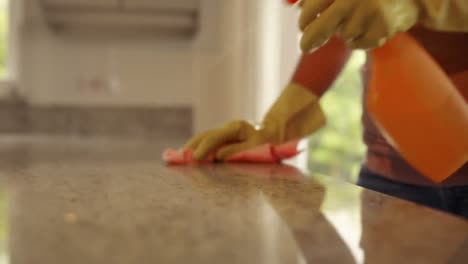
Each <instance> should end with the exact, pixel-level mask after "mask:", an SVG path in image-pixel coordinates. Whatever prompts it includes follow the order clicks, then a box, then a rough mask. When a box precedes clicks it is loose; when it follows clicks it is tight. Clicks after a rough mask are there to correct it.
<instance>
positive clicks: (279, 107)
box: [185, 84, 325, 160]
mask: <svg viewBox="0 0 468 264" xmlns="http://www.w3.org/2000/svg"><path fill="white" fill-rule="evenodd" d="M318 100H319V99H318V97H317V96H315V95H314V94H313V93H312V92H310V91H308V90H307V89H305V88H303V87H302V86H300V85H298V84H290V85H288V86H287V87H286V89H285V90H284V91H283V93H282V94H281V96H280V97H279V98H278V100H276V102H275V103H274V105H273V106H272V107H271V109H270V111H269V112H268V113H267V115H266V116H265V118H264V121H263V122H262V124H261V125H260V126H255V125H253V124H250V123H248V122H247V121H233V122H231V123H228V124H227V125H225V126H223V127H221V128H218V129H213V130H210V131H207V132H204V133H201V134H199V135H197V136H195V137H194V138H193V139H191V140H190V141H189V142H188V143H187V144H186V145H185V148H186V149H191V150H193V151H194V157H195V159H198V160H202V159H204V158H206V157H207V155H209V154H211V153H214V152H215V151H216V153H217V156H216V158H217V159H218V160H223V159H225V158H227V157H229V156H231V155H232V154H234V153H237V152H240V151H243V150H247V149H251V148H253V147H256V146H259V145H263V144H265V143H272V144H281V143H285V142H287V141H290V140H293V139H300V138H302V137H305V136H307V135H309V134H311V133H313V132H314V131H316V130H317V129H319V128H321V127H322V126H323V125H324V124H325V115H324V113H323V112H322V109H321V107H320V105H319V102H318Z"/></svg>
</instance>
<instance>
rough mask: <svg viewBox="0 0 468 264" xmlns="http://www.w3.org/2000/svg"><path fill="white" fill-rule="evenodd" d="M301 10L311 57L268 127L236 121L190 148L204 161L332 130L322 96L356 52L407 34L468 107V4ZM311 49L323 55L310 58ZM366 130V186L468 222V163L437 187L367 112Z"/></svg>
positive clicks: (363, 4)
mask: <svg viewBox="0 0 468 264" xmlns="http://www.w3.org/2000/svg"><path fill="white" fill-rule="evenodd" d="M301 7H302V14H301V17H300V21H299V24H300V27H301V29H302V30H303V32H304V34H303V37H302V40H301V48H302V50H303V51H304V55H303V56H302V58H301V60H300V62H299V65H298V67H297V70H296V72H295V73H294V75H293V78H292V80H291V82H290V84H289V85H287V87H286V88H285V89H284V91H283V93H282V94H281V95H280V97H279V98H278V99H277V101H276V102H275V104H274V105H273V106H272V108H271V109H270V111H269V112H268V114H267V115H266V116H265V119H264V121H263V122H262V124H261V126H253V125H252V124H249V123H248V122H246V121H234V122H231V123H229V124H227V125H225V126H223V127H221V128H218V129H214V130H211V131H207V132H205V133H202V134H200V135H198V136H196V137H194V138H193V139H192V140H191V141H190V142H189V143H188V144H187V145H186V147H187V148H189V149H192V150H194V153H195V157H196V158H197V159H203V158H205V157H206V156H207V155H208V154H209V153H212V152H213V151H215V150H218V151H217V158H218V159H219V160H223V159H225V158H227V157H229V156H230V155H232V154H233V153H236V152H238V151H242V150H246V149H249V148H252V147H255V146H258V145H261V144H264V143H273V144H279V143H283V142H286V141H288V140H291V139H297V138H302V137H305V136H308V135H310V134H312V133H313V132H315V131H316V130H317V129H319V128H320V127H321V126H323V125H324V123H325V117H324V114H323V112H322V110H321V108H320V105H319V100H320V97H321V96H322V95H323V94H324V93H325V92H326V90H327V89H328V88H329V87H330V86H331V84H332V83H333V81H334V80H335V79H336V77H337V76H338V75H339V73H340V71H341V69H342V68H343V66H344V65H345V63H346V61H347V59H348V57H349V54H350V52H351V50H352V49H371V48H375V47H379V46H381V45H383V44H385V43H386V42H387V41H388V40H389V39H391V38H392V37H393V36H394V35H395V34H396V33H399V32H406V31H407V32H409V33H410V34H411V35H412V36H413V37H414V38H415V39H416V40H417V41H418V42H419V43H420V44H421V45H422V46H423V47H424V48H425V49H426V51H427V52H428V53H429V54H430V55H431V56H432V57H433V58H434V59H435V61H436V62H437V63H438V64H439V65H440V66H441V68H442V69H443V70H444V71H445V73H446V74H447V75H448V76H449V77H450V78H451V80H452V81H453V83H454V84H455V86H456V87H457V89H458V90H459V91H460V92H461V93H462V94H463V95H464V97H465V101H466V100H467V98H468V1H466V0H334V1H333V0H304V1H302V3H301ZM335 36H336V37H335ZM324 43H326V44H324ZM311 50H316V51H315V52H313V53H310V54H308V53H307V52H310V51H311ZM369 63H370V62H368V63H367V64H366V66H365V67H364V71H363V73H364V74H363V76H364V79H365V80H367V79H368V77H369V76H370V74H372V73H371V72H369V71H368V67H367V65H368V64H369ZM364 83H365V85H364V86H365V87H364V95H366V91H367V89H366V88H367V84H366V82H364ZM364 105H365V104H364ZM460 122H466V120H460ZM363 125H364V141H365V143H366V145H367V147H368V151H367V157H366V161H365V164H364V166H363V169H362V171H361V173H360V178H359V184H360V185H361V186H363V187H366V188H369V189H372V190H376V191H380V192H383V193H387V194H390V195H394V196H397V197H400V198H403V199H407V200H411V201H414V202H418V203H421V204H425V205H427V206H430V207H433V208H436V209H440V210H444V211H446V212H450V213H453V214H457V215H460V216H464V217H467V218H468V165H467V164H465V165H464V166H463V167H462V168H460V169H459V170H458V171H457V172H455V173H454V174H453V175H451V176H450V177H449V178H448V179H447V180H446V181H444V182H443V183H441V184H434V183H432V182H431V181H429V180H427V179H426V178H425V177H424V176H423V175H421V174H420V173H418V172H417V171H416V170H415V169H414V168H412V167H411V166H410V165H409V164H408V163H407V162H406V161H405V160H404V159H403V158H402V157H401V156H400V155H399V153H398V152H397V151H396V150H395V149H394V148H393V147H392V146H391V145H390V144H389V143H388V142H387V141H386V140H385V138H384V137H383V136H382V134H381V132H380V131H379V130H378V128H377V127H376V126H375V124H374V123H373V121H372V120H371V119H370V118H369V116H368V113H367V110H366V109H365V107H364V115H363ZM467 135H468V132H467ZM221 146H223V147H222V148H220V147H221ZM219 148H220V149H219Z"/></svg>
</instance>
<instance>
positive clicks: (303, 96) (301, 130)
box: [263, 83, 326, 143]
mask: <svg viewBox="0 0 468 264" xmlns="http://www.w3.org/2000/svg"><path fill="white" fill-rule="evenodd" d="M325 123H326V118H325V114H324V113H323V111H322V108H321V107H320V104H319V97H318V96H317V95H315V94H314V93H312V92H311V91H309V90H307V89H306V88H304V87H303V86H301V85H299V84H296V83H291V84H289V85H288V86H287V87H286V88H285V89H284V91H283V92H282V94H281V95H280V97H279V98H278V100H277V101H276V102H275V104H274V105H273V106H272V107H271V109H270V111H269V112H268V114H267V115H266V117H265V119H264V121H263V124H264V127H265V128H266V129H272V130H275V131H274V132H275V133H269V134H274V135H277V138H276V139H275V141H276V143H283V142H286V141H289V140H293V139H300V138H303V137H306V136H308V135H310V134H312V133H313V132H315V131H316V130H318V129H319V128H321V127H323V126H324V125H325Z"/></svg>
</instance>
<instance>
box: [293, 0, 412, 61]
mask: <svg viewBox="0 0 468 264" xmlns="http://www.w3.org/2000/svg"><path fill="white" fill-rule="evenodd" d="M418 17H419V7H418V5H417V4H416V2H415V1H414V0H304V2H303V6H302V14H301V17H300V20H299V24H300V27H301V29H302V30H303V31H304V35H303V36H302V40H301V48H302V50H303V51H304V52H308V51H310V50H313V49H316V48H319V47H320V46H322V45H323V44H325V43H326V42H327V41H328V40H329V39H330V38H331V37H332V36H334V35H336V34H338V35H340V36H341V37H342V38H343V39H344V40H346V42H347V44H348V45H349V46H350V47H351V48H364V49H368V48H374V47H378V46H381V45H383V44H384V43H385V42H386V41H387V40H388V39H390V38H391V37H393V36H394V35H395V34H396V33H398V32H403V31H407V30H408V29H410V28H411V27H413V26H414V25H415V24H416V23H417V22H418Z"/></svg>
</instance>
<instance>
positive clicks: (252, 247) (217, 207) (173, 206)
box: [0, 137, 468, 264]
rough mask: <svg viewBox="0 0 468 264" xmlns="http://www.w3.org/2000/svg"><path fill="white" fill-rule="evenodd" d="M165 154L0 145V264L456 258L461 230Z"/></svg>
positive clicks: (257, 173)
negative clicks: (170, 162) (167, 158)
mask: <svg viewBox="0 0 468 264" xmlns="http://www.w3.org/2000/svg"><path fill="white" fill-rule="evenodd" d="M176 143H177V142H171V141H170V140H162V141H161V142H159V143H155V142H154V141H152V142H151V143H148V142H130V141H125V142H123V141H120V142H114V141H105V140H86V141H84V140H80V139H71V138H54V139H44V138H17V137H0V146H1V147H0V179H1V181H0V182H1V184H0V187H1V188H0V194H1V196H0V197H1V200H0V210H2V211H1V212H0V228H1V230H0V240H1V241H0V242H1V243H0V247H1V248H0V254H2V255H3V257H2V258H3V259H4V260H5V261H6V263H15V264H23V263H48V264H56V263H57V264H58V263H80V264H81V263H139V264H140V263H143V264H144V263H267V264H275V263H298V264H300V263H343V264H347V263H400V264H401V263H425V264H426V263H466V260H467V259H468V222H467V221H465V220H462V219H458V218H455V217H452V216H449V215H446V214H443V213H440V212H436V211H433V210H431V209H427V208H424V207H421V206H418V205H415V204H411V203H408V202H404V201H400V200H398V199H394V198H391V197H388V196H385V195H381V194H378V193H375V192H371V191H366V190H363V189H361V188H359V187H356V186H354V185H351V184H349V183H345V182H340V181H337V180H334V179H330V178H328V177H320V176H314V175H310V174H304V173H302V172H300V171H299V170H297V169H295V168H293V167H287V166H281V165H266V166H261V165H242V166H240V165H212V166H202V167H166V166H164V165H163V164H162V163H161V161H160V152H161V150H162V149H163V148H164V147H166V145H167V146H169V145H173V144H176ZM0 260H1V259H0Z"/></svg>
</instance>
